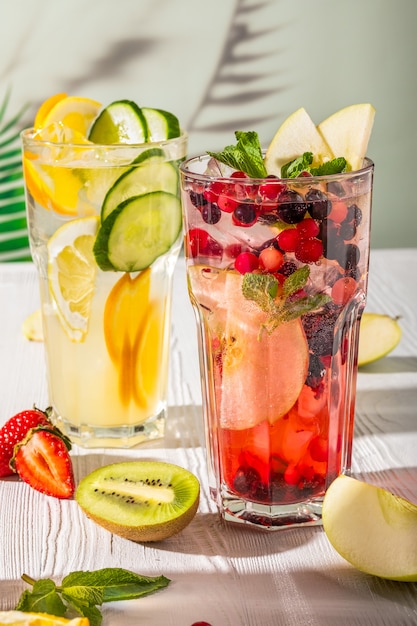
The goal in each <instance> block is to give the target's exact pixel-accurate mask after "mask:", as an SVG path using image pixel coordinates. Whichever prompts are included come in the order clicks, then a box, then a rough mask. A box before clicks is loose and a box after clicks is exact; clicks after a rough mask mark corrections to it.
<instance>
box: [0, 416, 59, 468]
mask: <svg viewBox="0 0 417 626" xmlns="http://www.w3.org/2000/svg"><path fill="white" fill-rule="evenodd" d="M50 413H51V409H46V410H45V411H40V410H39V409H37V408H36V407H34V408H33V409H28V410H26V411H21V412H20V413H17V414H16V415H14V416H13V417H11V418H10V419H9V420H7V422H6V423H5V424H4V426H3V427H2V428H1V429H0V477H3V476H11V475H12V474H14V471H13V470H12V468H11V467H10V461H11V460H12V457H13V451H14V447H15V445H16V444H18V443H19V441H22V439H24V438H25V437H26V435H27V433H28V432H29V430H30V429H31V428H35V427H36V426H40V425H43V426H47V425H48V424H49V425H51V426H52V424H51V421H50V419H49V415H50Z"/></svg>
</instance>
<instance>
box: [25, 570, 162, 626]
mask: <svg viewBox="0 0 417 626" xmlns="http://www.w3.org/2000/svg"><path fill="white" fill-rule="evenodd" d="M22 578H23V580H24V581H25V582H27V583H28V584H30V585H32V587H33V589H32V591H28V590H26V591H24V592H23V593H22V595H21V596H20V599H19V602H18V605H17V606H16V609H18V610H20V611H25V612H30V611H36V612H44V613H49V614H50V615H57V616H60V617H62V616H64V615H65V614H66V612H67V609H68V608H72V609H76V611H78V613H80V614H81V615H84V616H85V617H88V619H89V620H90V626H100V625H101V622H102V615H101V612H100V611H99V609H98V608H97V605H101V604H103V602H115V601H116V600H131V599H134V598H140V597H142V596H146V595H148V594H150V593H154V592H155V591H158V590H159V589H163V588H164V587H166V586H167V585H168V584H169V583H170V580H169V578H166V577H165V576H154V577H152V576H141V575H140V574H135V573H134V572H130V571H129V570H126V569H122V568H118V567H107V568H104V569H101V570H96V571H93V572H83V571H77V572H72V573H71V574H68V575H67V576H65V578H63V580H62V582H61V585H60V586H56V585H55V583H54V582H53V581H52V580H50V579H48V578H45V579H41V580H38V581H35V580H33V579H32V578H30V577H29V576H27V575H26V574H23V576H22ZM61 596H62V598H63V600H65V602H66V603H67V604H65V603H64V602H63V600H62V599H61Z"/></svg>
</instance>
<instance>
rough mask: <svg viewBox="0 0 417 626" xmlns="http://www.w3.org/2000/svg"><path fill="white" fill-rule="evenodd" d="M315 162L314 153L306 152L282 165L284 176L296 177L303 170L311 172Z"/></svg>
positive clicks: (282, 174) (282, 175)
mask: <svg viewBox="0 0 417 626" xmlns="http://www.w3.org/2000/svg"><path fill="white" fill-rule="evenodd" d="M312 162H313V153H312V152H304V154H303V155H302V156H300V157H298V158H297V159H294V160H293V161H290V162H289V163H286V164H285V165H283V166H282V167H281V177H282V178H296V176H298V175H299V174H301V172H309V171H310V166H311V164H312Z"/></svg>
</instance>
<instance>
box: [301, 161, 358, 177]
mask: <svg viewBox="0 0 417 626" xmlns="http://www.w3.org/2000/svg"><path fill="white" fill-rule="evenodd" d="M349 170H350V166H349V164H348V162H347V161H346V159H345V158H344V157H338V158H337V159H333V160H332V161H326V163H322V164H321V165H319V166H318V167H313V168H311V170H310V173H311V174H312V175H313V176H331V175H332V174H341V173H342V172H348V171H349Z"/></svg>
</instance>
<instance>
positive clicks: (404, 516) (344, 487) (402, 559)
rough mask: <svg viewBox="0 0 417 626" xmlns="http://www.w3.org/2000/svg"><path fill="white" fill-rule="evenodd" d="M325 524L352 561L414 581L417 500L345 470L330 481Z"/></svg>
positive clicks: (380, 573)
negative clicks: (402, 495)
mask: <svg viewBox="0 0 417 626" xmlns="http://www.w3.org/2000/svg"><path fill="white" fill-rule="evenodd" d="M323 527H324V530H325V532H326V535H327V538H328V539H329V541H330V543H331V544H332V545H333V547H334V548H335V550H336V551H337V552H338V553H339V554H340V555H341V556H342V557H343V558H344V559H346V560H347V561H348V562H349V563H351V564H352V565H353V566H354V567H356V568H357V569H359V570H361V571H362V572H366V573H367V574H372V575H374V576H379V577H381V578H387V579H390V580H401V581H417V540H416V538H417V505H416V504H413V503H411V502H409V501H408V500H405V499H404V498H400V497H399V496H396V495H394V494H392V493H390V492H389V491H386V490H385V489H381V488H380V487H376V486H375V485H370V484H367V483H364V482H361V481H359V480H356V479H354V478H350V477H349V476H339V477H338V478H336V480H334V481H333V482H332V484H331V485H330V487H329V489H328V490H327V492H326V495H325V497H324V502H323Z"/></svg>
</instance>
